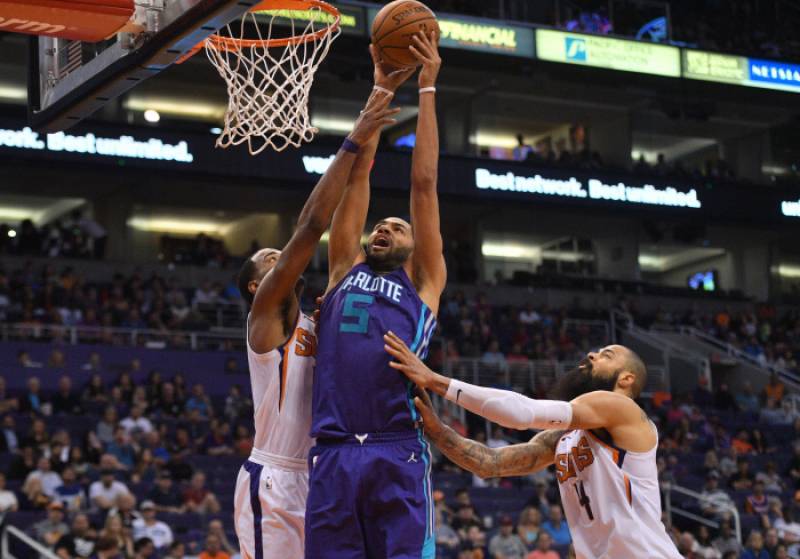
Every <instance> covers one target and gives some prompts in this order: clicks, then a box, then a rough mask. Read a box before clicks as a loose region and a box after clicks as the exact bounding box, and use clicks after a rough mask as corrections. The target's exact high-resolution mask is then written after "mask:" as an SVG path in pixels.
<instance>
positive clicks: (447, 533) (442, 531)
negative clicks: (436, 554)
mask: <svg viewBox="0 0 800 559" xmlns="http://www.w3.org/2000/svg"><path fill="white" fill-rule="evenodd" d="M435 514H436V525H435V526H436V547H438V548H441V549H443V550H444V551H445V553H448V552H452V551H453V550H455V549H456V548H457V547H458V546H459V544H460V543H461V540H460V538H459V537H458V533H457V532H456V531H455V530H454V529H453V527H452V526H450V524H449V522H448V519H447V518H446V517H445V515H444V512H443V509H441V508H438V507H437V508H436V511H435Z"/></svg>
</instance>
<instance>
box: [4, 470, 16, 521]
mask: <svg viewBox="0 0 800 559" xmlns="http://www.w3.org/2000/svg"><path fill="white" fill-rule="evenodd" d="M18 509H19V501H17V496H16V495H15V494H14V492H13V491H9V490H8V489H6V474H4V473H3V472H0V517H2V516H3V515H4V514H6V513H8V512H16V511H17V510H18Z"/></svg>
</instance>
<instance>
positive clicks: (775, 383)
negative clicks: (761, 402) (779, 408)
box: [764, 372, 786, 403]
mask: <svg viewBox="0 0 800 559" xmlns="http://www.w3.org/2000/svg"><path fill="white" fill-rule="evenodd" d="M785 391H786V386H785V385H784V384H783V382H781V381H780V379H779V378H778V373H775V372H773V373H772V374H771V375H770V376H769V382H768V383H767V385H766V386H764V399H765V400H774V401H776V402H778V403H780V402H781V400H783V395H784V393H785Z"/></svg>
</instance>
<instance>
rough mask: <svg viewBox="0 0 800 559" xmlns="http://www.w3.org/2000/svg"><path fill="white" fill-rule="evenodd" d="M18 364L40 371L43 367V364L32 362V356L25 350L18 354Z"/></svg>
mask: <svg viewBox="0 0 800 559" xmlns="http://www.w3.org/2000/svg"><path fill="white" fill-rule="evenodd" d="M17 364H18V365H21V366H23V367H25V368H26V369H40V368H41V367H42V364H41V363H39V362H37V361H34V360H32V359H31V356H30V354H29V353H28V352H27V351H25V350H24V349H21V350H20V351H18V352H17Z"/></svg>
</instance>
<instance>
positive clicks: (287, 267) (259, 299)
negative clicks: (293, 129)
mask: <svg viewBox="0 0 800 559" xmlns="http://www.w3.org/2000/svg"><path fill="white" fill-rule="evenodd" d="M391 97H392V96H391V95H388V94H386V93H384V92H381V91H374V92H373V94H372V95H371V96H370V98H369V100H368V101H367V105H366V107H364V110H363V111H362V113H361V116H360V117H359V119H358V121H357V122H356V124H355V126H354V127H353V132H352V133H351V134H350V135H349V136H348V137H347V139H346V140H345V142H344V143H343V144H342V147H341V148H340V149H339V151H338V152H337V154H336V157H335V158H334V160H333V162H332V163H331V165H330V167H329V168H328V170H327V171H326V172H325V174H324V175H323V176H322V178H321V179H320V180H319V182H318V183H317V185H316V186H315V187H314V190H313V191H312V192H311V195H310V196H309V197H308V200H307V201H306V203H305V206H303V210H302V212H301V213H300V217H299V219H298V222H297V229H296V230H295V232H294V234H293V235H292V238H291V239H290V240H289V243H288V244H287V245H286V248H285V249H284V250H283V252H281V253H277V251H275V252H272V253H270V252H267V253H265V254H263V255H262V253H257V256H256V257H263V258H265V259H268V258H275V259H277V262H276V263H275V265H274V267H273V268H272V269H271V270H270V271H269V272H268V273H267V275H266V276H265V277H264V279H263V280H262V281H261V282H260V283H259V284H258V288H257V290H256V293H255V296H254V298H253V305H252V310H251V314H250V325H249V335H248V337H249V340H248V341H249V342H250V347H252V348H253V350H254V351H256V352H259V353H263V352H266V351H270V350H271V349H274V348H275V347H277V346H278V345H280V344H281V343H283V342H284V341H286V337H287V336H288V335H289V333H290V332H289V331H290V330H291V329H292V326H289V327H288V328H287V326H286V319H287V318H288V317H293V316H294V315H295V314H296V313H297V306H298V304H299V302H298V301H297V298H296V297H294V293H295V286H296V284H297V280H298V279H299V278H300V275H301V274H302V273H303V270H305V269H306V267H307V266H308V263H309V262H310V260H311V257H312V256H313V255H314V251H315V250H316V248H317V245H318V244H319V239H320V237H322V234H323V233H324V232H325V230H326V229H327V228H328V224H329V223H330V221H331V216H332V215H333V212H334V210H335V209H336V206H337V205H338V204H339V202H340V201H341V199H342V194H343V193H344V190H345V187H346V185H347V179H348V177H349V176H350V171H351V169H352V167H353V163H354V162H355V160H356V157H357V154H358V152H359V150H360V149H362V147H361V146H362V145H363V144H366V143H367V142H369V140H370V138H372V137H373V135H374V134H375V133H377V132H379V131H380V129H381V128H382V127H383V126H386V125H387V124H391V123H394V119H393V118H392V117H393V116H394V115H395V114H397V112H398V111H399V109H392V108H390V107H389V103H390V102H391ZM259 255H260V256H259ZM276 318H280V320H275V319H276ZM289 320H291V319H290V318H289Z"/></svg>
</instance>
